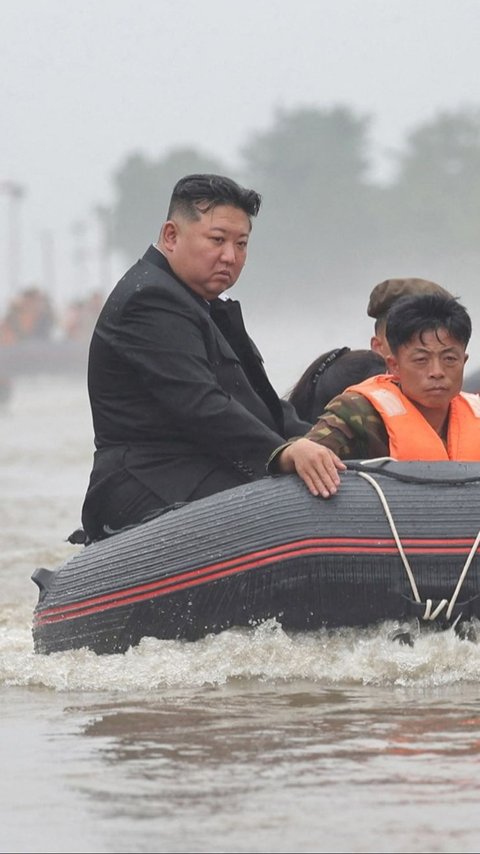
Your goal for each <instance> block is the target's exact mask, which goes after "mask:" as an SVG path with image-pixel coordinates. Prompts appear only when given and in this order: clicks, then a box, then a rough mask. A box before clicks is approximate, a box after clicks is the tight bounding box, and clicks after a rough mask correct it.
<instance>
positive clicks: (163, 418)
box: [84, 246, 311, 515]
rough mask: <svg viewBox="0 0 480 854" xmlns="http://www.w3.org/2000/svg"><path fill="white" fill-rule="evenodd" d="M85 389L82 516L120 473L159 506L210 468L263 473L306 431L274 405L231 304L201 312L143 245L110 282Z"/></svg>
mask: <svg viewBox="0 0 480 854" xmlns="http://www.w3.org/2000/svg"><path fill="white" fill-rule="evenodd" d="M88 390H89V397H90V404H91V410H92V418H93V427H94V432H95V447H96V451H95V455H94V464H93V469H92V473H91V476H90V483H89V487H88V490H87V495H86V498H85V503H84V512H85V511H87V512H88V513H89V515H91V513H92V512H93V514H94V505H95V502H98V501H101V500H102V493H103V490H105V489H108V481H109V478H110V477H111V475H112V474H113V473H115V472H119V471H121V470H122V469H127V470H128V471H129V472H130V473H131V474H133V475H134V476H135V478H136V479H137V480H139V481H141V482H142V483H143V484H144V485H145V486H146V487H148V489H150V490H151V491H153V492H154V493H155V494H156V495H158V496H159V498H161V500H162V501H163V502H165V503H166V504H171V503H174V502H178V501H187V500H188V498H189V496H190V494H191V493H192V491H193V490H194V489H195V488H196V487H197V486H198V484H199V483H200V482H201V481H202V480H203V478H205V477H206V476H207V475H208V474H210V473H211V472H213V471H215V470H216V469H226V470H229V471H235V472H237V473H238V475H239V482H242V481H248V480H253V479H256V478H259V477H262V476H264V475H265V473H266V470H265V464H266V461H267V459H268V457H269V455H270V454H271V452H272V451H273V450H274V449H275V448H276V447H278V445H280V444H282V443H283V442H284V441H285V439H286V438H290V437H292V436H299V435H303V434H304V433H305V432H306V431H307V430H308V429H309V428H310V426H311V425H310V424H308V423H307V422H305V421H301V420H300V419H299V418H298V417H297V414H296V412H295V410H294V408H293V406H292V405H291V404H290V403H289V402H288V401H285V400H280V399H279V397H278V396H277V394H276V392H275V390H274V389H273V387H272V386H271V384H270V382H269V380H268V377H267V375H266V373H265V370H264V368H263V363H262V357H261V355H260V353H259V352H258V350H257V348H256V347H255V345H254V344H253V342H252V341H251V339H250V338H249V337H248V335H247V333H246V330H245V327H244V325H243V320H242V315H241V311H240V305H239V303H238V302H236V301H233V300H226V301H225V300H221V299H218V300H214V301H213V302H212V303H210V304H209V303H207V302H205V300H203V299H201V298H200V297H199V296H198V295H196V294H195V293H194V292H193V291H192V290H191V289H190V288H188V287H187V286H186V285H185V284H183V283H182V282H181V281H180V280H179V279H177V278H176V276H175V275H174V274H173V272H172V270H171V268H170V266H169V265H168V262H167V260H166V259H165V258H164V256H163V255H162V254H161V253H160V252H158V250H157V249H155V248H154V247H153V246H151V247H150V248H149V249H148V250H147V252H146V253H145V255H144V257H143V258H142V259H141V260H139V261H138V262H137V263H136V264H135V265H134V266H133V267H132V268H131V269H130V270H129V271H128V272H127V273H126V274H125V275H124V276H123V278H122V279H121V280H120V281H119V282H118V284H117V285H116V287H115V288H114V290H113V291H112V293H111V294H110V296H109V297H108V299H107V301H106V303H105V305H104V307H103V309H102V311H101V313H100V316H99V318H98V321H97V324H96V327H95V330H94V332H93V336H92V340H91V344H90V350H89V364H88Z"/></svg>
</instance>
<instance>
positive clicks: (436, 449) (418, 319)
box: [269, 292, 480, 498]
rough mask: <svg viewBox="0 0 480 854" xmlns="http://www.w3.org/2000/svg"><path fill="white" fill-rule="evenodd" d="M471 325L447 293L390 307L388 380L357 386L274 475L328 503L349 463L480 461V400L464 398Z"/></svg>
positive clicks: (284, 452)
mask: <svg viewBox="0 0 480 854" xmlns="http://www.w3.org/2000/svg"><path fill="white" fill-rule="evenodd" d="M470 336H471V321H470V317H469V315H468V313H467V311H466V309H465V308H464V307H463V306H462V305H461V304H460V303H459V302H458V301H457V299H455V298H454V297H451V296H448V295H447V296H445V295H443V294H441V293H438V292H437V293H428V294H423V295H420V296H419V295H416V296H408V297H402V298H400V299H398V300H396V301H395V303H394V304H393V305H392V307H391V308H390V310H389V312H388V315H387V321H386V337H387V341H388V346H389V349H390V354H389V355H388V356H387V357H386V361H387V365H388V370H389V373H388V374H383V375H381V374H379V375H378V376H375V377H372V378H370V379H368V380H365V381H364V382H362V383H358V384H356V385H353V386H350V387H349V388H347V389H346V390H345V392H344V393H343V394H341V395H339V396H338V397H336V398H334V399H333V400H332V401H330V403H329V404H327V407H326V410H325V412H324V414H323V415H322V416H321V417H320V418H319V419H318V421H317V423H316V424H315V425H314V426H313V427H312V429H311V430H310V431H309V432H308V433H307V434H306V436H305V437H304V438H299V439H297V440H295V441H292V442H289V443H287V444H286V445H283V446H281V447H279V448H278V449H277V450H276V452H274V454H273V455H272V457H271V458H270V461H269V470H270V471H271V472H272V473H274V472H284V473H288V472H296V473H297V474H298V475H299V476H300V477H301V478H302V479H303V480H304V482H305V484H306V485H307V487H308V488H309V490H310V492H312V494H313V495H321V496H322V497H323V498H328V497H329V496H331V495H334V494H335V493H336V491H337V489H338V487H339V484H340V477H339V471H343V470H344V469H345V464H344V463H343V462H342V460H344V459H372V458H376V457H393V458H395V459H398V460H466V461H469V460H471V461H472V460H473V461H480V399H479V397H478V395H475V394H468V393H466V392H462V390H461V389H462V383H463V372H464V366H465V363H466V361H467V359H468V356H467V353H466V348H467V345H468V342H469V340H470Z"/></svg>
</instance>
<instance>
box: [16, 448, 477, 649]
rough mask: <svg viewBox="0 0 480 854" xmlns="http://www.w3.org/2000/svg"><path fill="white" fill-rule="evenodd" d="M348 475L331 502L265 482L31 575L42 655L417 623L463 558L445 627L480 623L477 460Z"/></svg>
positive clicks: (442, 594) (282, 482)
mask: <svg viewBox="0 0 480 854" xmlns="http://www.w3.org/2000/svg"><path fill="white" fill-rule="evenodd" d="M352 466H353V469H352V470H349V471H347V472H346V473H345V474H344V475H342V484H341V487H340V490H339V492H338V494H337V495H336V496H335V497H333V498H331V499H329V500H324V499H321V498H314V497H313V496H311V495H310V494H309V493H308V491H307V490H306V488H305V486H304V485H303V483H302V482H301V481H300V480H299V479H298V478H297V477H296V476H293V475H292V476H283V477H278V478H265V479H264V480H262V481H258V482H256V483H253V484H248V485H245V486H241V487H237V488H235V489H231V490H228V491H226V492H223V493H219V494H217V495H214V496H211V497H209V498H206V499H203V500H202V501H197V502H194V503H192V504H188V505H185V506H183V507H181V508H179V509H176V510H172V511H170V512H168V513H166V514H164V515H162V516H160V517H158V518H156V519H154V520H152V521H150V522H147V523H145V524H143V525H140V526H137V527H135V528H132V529H130V530H128V531H124V532H123V533H119V534H116V535H115V536H113V537H111V538H110V539H108V540H104V541H102V542H100V543H94V544H92V545H90V546H87V547H86V548H84V547H82V550H81V552H80V553H79V554H77V555H75V556H74V557H72V558H71V559H69V560H68V561H67V562H65V563H64V564H62V565H61V566H60V567H58V568H57V569H56V570H54V571H49V570H45V569H39V570H36V571H35V573H34V574H33V576H32V577H33V579H34V580H35V581H36V583H37V584H38V586H39V588H40V592H39V601H38V604H37V606H36V608H35V612H34V617H33V638H34V648H35V651H36V652H38V653H51V652H57V651H62V650H67V649H75V648H80V647H84V646H85V647H89V648H90V649H92V650H94V651H95V652H97V653H100V654H103V653H121V652H124V651H125V650H126V649H128V648H129V647H130V646H135V645H136V644H138V643H139V642H140V640H141V639H142V638H143V637H146V636H150V637H155V638H160V639H173V638H182V639H185V640H196V639H198V638H200V637H203V636H205V635H207V634H209V633H212V632H213V633H218V632H221V631H223V630H225V629H228V628H230V627H232V626H252V625H255V624H258V623H259V622H261V621H264V620H266V619H269V618H272V617H275V618H276V619H277V620H278V621H279V622H280V623H281V624H282V626H283V627H284V628H285V629H286V630H302V631H303V630H306V631H308V630H315V629H318V628H320V627H323V626H327V627H332V628H333V627H338V626H366V625H370V624H373V623H377V622H379V621H383V620H389V619H394V620H404V619H408V618H410V617H412V616H418V617H422V616H423V615H424V613H425V603H426V602H427V601H428V600H429V599H430V600H431V603H432V609H433V610H435V607H436V605H437V604H438V603H439V602H440V601H441V600H446V602H447V603H449V602H450V601H451V599H452V596H453V594H454V591H455V589H456V586H457V582H458V580H459V577H460V574H461V573H462V569H463V568H464V566H465V564H466V562H467V561H468V560H470V561H471V562H470V565H469V568H468V572H467V574H466V577H465V580H464V581H463V584H462V586H461V590H459V591H457V595H456V601H455V607H453V608H452V609H451V613H450V614H449V620H450V621H452V620H453V619H456V618H457V617H458V616H459V615H460V614H461V616H462V619H469V618H470V617H472V616H476V617H479V618H480V596H479V594H480V557H479V556H478V554H477V553H476V551H475V552H474V554H473V555H471V554H470V553H471V551H472V546H473V545H474V542H475V538H476V536H477V534H478V530H479V528H480V464H477V463H394V462H388V463H382V464H369V465H368V466H365V467H364V468H363V467H362V465H361V464H360V463H358V464H356V463H352ZM355 467H356V468H357V469H359V470H360V471H359V470H356V469H355ZM364 472H365V473H368V477H367V479H365V477H364ZM370 477H372V478H373V479H374V480H375V482H376V483H377V484H378V486H379V488H380V491H381V493H382V495H383V496H384V503H385V506H384V504H383V503H382V499H381V497H380V495H379V493H378V491H377V490H376V489H375V487H374V486H373V485H372V483H371V482H370V481H369V479H368V478H370ZM385 508H387V509H385ZM388 512H390V513H391V517H392V520H393V528H392V524H391V523H390V522H389V520H388V518H387V515H388ZM395 534H396V536H395ZM398 541H399V542H400V543H401V548H402V549H403V550H404V554H405V557H406V560H407V561H408V565H409V567H410V569H411V572H412V575H413V577H414V583H415V585H416V588H417V593H418V596H417V597H416V596H415V594H414V591H413V589H412V584H411V581H410V580H409V577H408V572H407V569H406V567H405V563H404V561H403V560H402V556H401V554H400V550H399V546H398ZM469 556H470V557H469ZM432 609H431V610H432ZM447 610H448V609H447V607H446V606H445V607H444V608H443V609H442V612H441V613H440V615H439V618H438V619H443V618H444V616H445V613H446V611H447Z"/></svg>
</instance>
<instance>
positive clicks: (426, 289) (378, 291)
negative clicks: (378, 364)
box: [367, 278, 452, 358]
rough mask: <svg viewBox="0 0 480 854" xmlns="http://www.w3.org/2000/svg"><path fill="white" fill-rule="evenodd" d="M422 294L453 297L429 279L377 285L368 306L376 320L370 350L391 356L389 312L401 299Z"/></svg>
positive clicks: (405, 280)
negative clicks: (388, 329)
mask: <svg viewBox="0 0 480 854" xmlns="http://www.w3.org/2000/svg"><path fill="white" fill-rule="evenodd" d="M417 294H418V295H421V294H442V296H445V297H451V296H452V294H450V293H449V292H448V291H447V290H445V288H442V286H441V285H437V283H436V282H430V281H429V280H428V279H417V278H410V279H385V281H384V282H380V283H379V284H378V285H375V287H374V288H373V290H372V291H371V293H370V297H369V300H368V306H367V314H368V316H369V317H373V318H374V319H375V325H374V334H373V335H372V337H371V339H370V348H371V349H372V350H374V351H375V352H376V353H380V355H381V356H383V357H384V358H385V357H386V356H388V355H389V353H390V348H389V346H388V341H387V337H386V334H385V333H386V325H387V314H388V310H389V309H390V308H391V307H392V305H393V304H394V302H396V300H398V299H400V297H407V296H416V295H417Z"/></svg>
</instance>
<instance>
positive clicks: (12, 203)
mask: <svg viewBox="0 0 480 854" xmlns="http://www.w3.org/2000/svg"><path fill="white" fill-rule="evenodd" d="M0 193H3V194H4V195H6V196H7V197H8V214H7V232H8V233H7V268H8V275H7V282H8V297H9V298H10V299H13V298H14V297H15V295H16V294H17V292H18V288H19V284H20V282H21V278H22V276H21V272H22V271H21V233H20V203H21V201H22V199H23V197H24V195H25V188H24V187H23V186H22V185H21V184H18V183H17V182H16V181H0Z"/></svg>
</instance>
